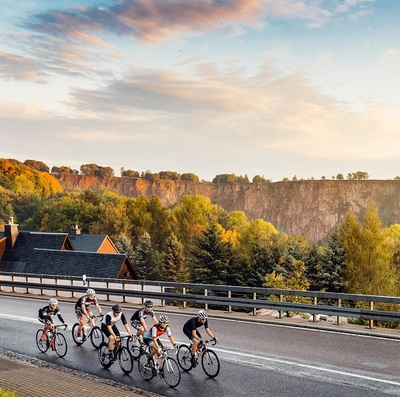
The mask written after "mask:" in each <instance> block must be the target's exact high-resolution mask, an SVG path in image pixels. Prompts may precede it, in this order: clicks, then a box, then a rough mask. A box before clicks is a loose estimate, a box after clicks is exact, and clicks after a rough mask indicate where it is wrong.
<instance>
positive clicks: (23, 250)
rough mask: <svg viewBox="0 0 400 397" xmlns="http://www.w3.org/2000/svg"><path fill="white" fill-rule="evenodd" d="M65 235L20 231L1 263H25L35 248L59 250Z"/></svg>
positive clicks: (63, 242) (66, 236) (65, 237)
mask: <svg viewBox="0 0 400 397" xmlns="http://www.w3.org/2000/svg"><path fill="white" fill-rule="evenodd" d="M67 238H68V234H67V233H37V232H26V231H20V232H19V234H18V237H17V240H16V241H15V244H14V247H13V249H12V250H6V251H5V252H4V255H3V258H2V260H3V261H26V260H27V258H29V256H30V254H31V253H32V251H33V250H34V249H35V248H44V249H54V250H61V249H62V248H63V247H64V244H65V241H66V239H67Z"/></svg>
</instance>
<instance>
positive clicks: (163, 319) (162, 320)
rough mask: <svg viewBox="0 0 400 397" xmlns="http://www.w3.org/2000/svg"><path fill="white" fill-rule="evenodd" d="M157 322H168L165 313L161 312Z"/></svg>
mask: <svg viewBox="0 0 400 397" xmlns="http://www.w3.org/2000/svg"><path fill="white" fill-rule="evenodd" d="M158 322H159V323H168V316H166V315H165V314H161V316H160V317H158Z"/></svg>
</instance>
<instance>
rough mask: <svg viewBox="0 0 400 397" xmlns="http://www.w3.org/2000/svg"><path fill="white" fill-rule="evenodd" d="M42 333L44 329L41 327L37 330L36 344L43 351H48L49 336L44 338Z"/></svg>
mask: <svg viewBox="0 0 400 397" xmlns="http://www.w3.org/2000/svg"><path fill="white" fill-rule="evenodd" d="M42 335H43V330H42V329H39V331H38V332H36V345H37V347H38V349H39V350H40V351H41V352H42V353H46V352H47V349H48V348H49V345H48V343H47V336H46V337H45V338H46V339H42Z"/></svg>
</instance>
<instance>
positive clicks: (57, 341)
mask: <svg viewBox="0 0 400 397" xmlns="http://www.w3.org/2000/svg"><path fill="white" fill-rule="evenodd" d="M59 328H64V329H66V328H67V325H65V324H60V325H53V324H52V325H51V329H49V330H48V331H47V332H46V334H45V335H46V339H44V338H43V329H39V330H38V331H37V332H36V345H37V347H38V348H39V350H40V351H41V352H42V353H45V352H46V351H47V350H48V349H49V348H50V347H51V350H53V351H55V352H56V353H57V355H58V356H59V357H64V356H65V355H66V354H67V350H68V346H67V341H66V339H65V336H64V335H63V334H62V333H61V332H59V331H58V329H59ZM48 332H50V334H51V335H50V339H49V335H48V334H47V333H48Z"/></svg>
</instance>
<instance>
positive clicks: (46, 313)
mask: <svg viewBox="0 0 400 397" xmlns="http://www.w3.org/2000/svg"><path fill="white" fill-rule="evenodd" d="M51 316H57V317H58V319H59V320H60V321H61V322H62V323H63V324H64V319H63V318H62V316H61V313H60V308H59V307H56V308H54V309H53V308H52V307H51V306H50V305H48V306H45V307H43V308H42V309H39V312H38V317H39V321H41V322H46V321H50V322H51V323H52V322H53V321H52V319H51ZM43 320H44V321H43Z"/></svg>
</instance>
